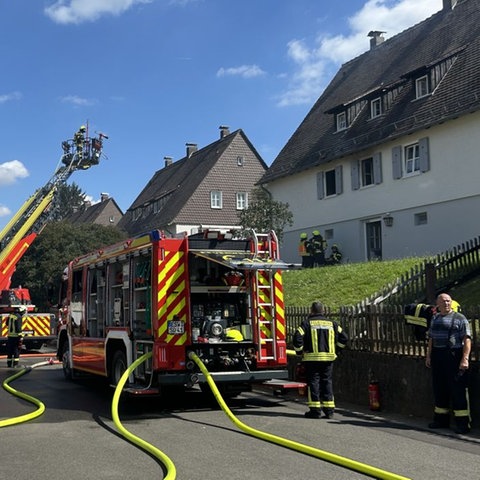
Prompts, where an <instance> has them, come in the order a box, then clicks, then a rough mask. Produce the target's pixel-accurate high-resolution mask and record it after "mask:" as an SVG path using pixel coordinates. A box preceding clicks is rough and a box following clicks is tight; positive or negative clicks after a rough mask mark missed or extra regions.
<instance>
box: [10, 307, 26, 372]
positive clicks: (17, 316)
mask: <svg viewBox="0 0 480 480" xmlns="http://www.w3.org/2000/svg"><path fill="white" fill-rule="evenodd" d="M26 311H27V308H26V307H24V306H20V307H17V308H15V311H14V312H13V313H11V314H10V315H9V316H8V319H7V322H8V337H7V367H18V365H19V359H20V346H21V343H22V318H23V315H24V313H26Z"/></svg>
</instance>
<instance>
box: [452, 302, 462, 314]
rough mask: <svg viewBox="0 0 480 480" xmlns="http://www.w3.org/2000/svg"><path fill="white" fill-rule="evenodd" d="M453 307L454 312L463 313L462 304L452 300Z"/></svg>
mask: <svg viewBox="0 0 480 480" xmlns="http://www.w3.org/2000/svg"><path fill="white" fill-rule="evenodd" d="M451 307H452V310H453V311H454V312H460V311H461V308H460V304H459V303H458V302H457V301H456V300H452V304H451Z"/></svg>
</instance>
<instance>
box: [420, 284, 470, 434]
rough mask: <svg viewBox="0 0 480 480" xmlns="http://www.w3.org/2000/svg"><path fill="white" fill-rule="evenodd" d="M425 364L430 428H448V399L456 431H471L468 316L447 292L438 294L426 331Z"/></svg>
mask: <svg viewBox="0 0 480 480" xmlns="http://www.w3.org/2000/svg"><path fill="white" fill-rule="evenodd" d="M427 336H428V347H427V356H426V359H425V364H426V366H427V367H428V368H431V369H432V383H433V395H434V398H435V408H434V417H433V422H432V423H430V424H429V427H430V428H447V427H448V426H449V424H450V402H451V406H452V407H453V415H454V417H455V422H456V429H455V432H456V433H468V432H469V431H470V411H469V407H468V389H467V387H468V381H467V380H468V375H467V373H468V368H469V356H470V350H471V344H472V341H471V331H470V324H469V322H468V320H467V319H466V318H465V317H464V316H463V315H462V314H461V313H458V312H455V311H454V310H453V308H452V298H451V297H450V295H448V294H446V293H441V294H440V295H438V297H437V314H436V315H435V316H434V317H433V318H432V321H431V323H430V328H429V329H428V332H427Z"/></svg>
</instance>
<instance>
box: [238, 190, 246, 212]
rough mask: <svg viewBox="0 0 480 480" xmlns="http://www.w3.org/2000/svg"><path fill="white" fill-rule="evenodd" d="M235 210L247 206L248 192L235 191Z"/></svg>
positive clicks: (243, 208)
mask: <svg viewBox="0 0 480 480" xmlns="http://www.w3.org/2000/svg"><path fill="white" fill-rule="evenodd" d="M236 204H237V210H245V209H246V208H248V192H237V193H236Z"/></svg>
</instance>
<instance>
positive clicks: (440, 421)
mask: <svg viewBox="0 0 480 480" xmlns="http://www.w3.org/2000/svg"><path fill="white" fill-rule="evenodd" d="M449 426H450V415H449V414H448V413H435V414H434V415H433V422H432V423H429V424H428V428H433V429H436V428H448V427H449Z"/></svg>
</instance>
